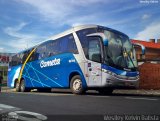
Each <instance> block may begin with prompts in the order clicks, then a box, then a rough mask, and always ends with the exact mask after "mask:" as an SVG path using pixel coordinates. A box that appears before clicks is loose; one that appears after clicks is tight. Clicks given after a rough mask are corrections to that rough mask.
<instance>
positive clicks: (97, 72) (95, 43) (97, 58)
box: [87, 37, 102, 87]
mask: <svg viewBox="0 0 160 121" xmlns="http://www.w3.org/2000/svg"><path fill="white" fill-rule="evenodd" d="M88 39H89V41H88V42H89V43H88V57H87V58H88V62H87V64H88V65H87V71H88V77H89V78H88V79H89V80H88V81H89V86H90V87H97V86H100V85H101V79H102V72H101V41H100V40H101V39H100V38H99V37H88Z"/></svg>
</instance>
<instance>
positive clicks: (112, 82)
mask: <svg viewBox="0 0 160 121" xmlns="http://www.w3.org/2000/svg"><path fill="white" fill-rule="evenodd" d="M102 83H103V84H102V85H103V86H104V87H112V88H115V89H120V88H121V89H126V88H127V89H129V88H131V89H135V88H138V87H139V76H136V77H125V76H124V77H123V78H122V77H120V76H115V75H114V76H113V75H108V74H107V78H106V79H104V80H103V82H102Z"/></svg>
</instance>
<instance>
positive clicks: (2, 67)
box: [0, 53, 13, 81]
mask: <svg viewBox="0 0 160 121" xmlns="http://www.w3.org/2000/svg"><path fill="white" fill-rule="evenodd" d="M12 55H13V53H0V73H1V75H2V76H3V80H4V81H6V80H7V72H8V65H9V61H10V60H11V56H12Z"/></svg>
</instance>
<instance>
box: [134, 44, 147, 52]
mask: <svg viewBox="0 0 160 121" xmlns="http://www.w3.org/2000/svg"><path fill="white" fill-rule="evenodd" d="M133 46H134V47H135V46H140V47H141V49H142V55H145V53H146V48H145V46H144V45H142V44H139V43H133Z"/></svg>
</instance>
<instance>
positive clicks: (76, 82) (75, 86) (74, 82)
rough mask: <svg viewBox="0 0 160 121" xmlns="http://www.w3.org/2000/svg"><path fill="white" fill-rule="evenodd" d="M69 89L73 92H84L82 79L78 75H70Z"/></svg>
mask: <svg viewBox="0 0 160 121" xmlns="http://www.w3.org/2000/svg"><path fill="white" fill-rule="evenodd" d="M70 89H71V91H72V93H73V94H77V95H79V94H83V93H84V92H85V90H84V88H83V86H82V80H81V77H80V75H75V76H73V77H72V79H71V81H70Z"/></svg>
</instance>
